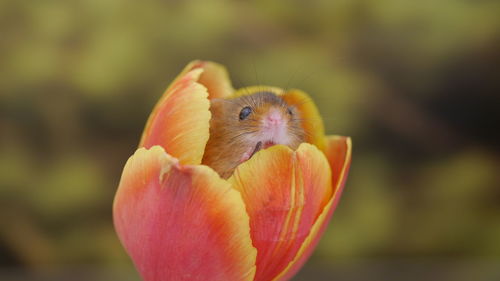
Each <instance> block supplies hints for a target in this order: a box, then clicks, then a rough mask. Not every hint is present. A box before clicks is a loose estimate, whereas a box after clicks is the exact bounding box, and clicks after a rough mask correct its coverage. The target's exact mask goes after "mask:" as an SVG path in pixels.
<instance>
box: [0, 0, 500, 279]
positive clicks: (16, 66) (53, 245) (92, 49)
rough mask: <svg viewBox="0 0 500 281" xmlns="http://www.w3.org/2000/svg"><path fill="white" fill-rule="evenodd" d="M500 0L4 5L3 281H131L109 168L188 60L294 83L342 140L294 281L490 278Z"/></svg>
mask: <svg viewBox="0 0 500 281" xmlns="http://www.w3.org/2000/svg"><path fill="white" fill-rule="evenodd" d="M499 15H500V1H493V0H491V1H488V0H482V1H479V0H478V1H465V0H440V1H431V0H423V1H400V0H336V1H327V0H325V1H312V0H311V1H264V0H262V1H254V2H251V3H250V2H247V1H207V0H204V1H201V0H200V1H155V0H145V1H117V0H88V1H83V0H73V1H67V0H52V1H48V0H47V1H45V0H42V1H19V0H1V1H0V137H1V138H0V222H1V225H0V280H126V281H128V280H130V281H137V280H139V277H138V275H137V273H136V272H135V270H134V269H133V267H132V264H131V262H130V260H129V258H128V257H127V256H126V254H125V252H124V250H123V248H122V247H121V245H120V244H119V241H118V239H117V237H116V235H115V233H114V230H113V226H112V221H111V204H112V199H113V195H114V192H115V190H116V187H117V184H118V181H119V177H120V173H121V169H122V167H123V165H124V163H125V161H126V160H127V158H128V157H129V156H130V155H131V154H132V153H133V152H134V150H135V148H136V146H137V144H138V141H139V137H140V134H141V131H142V129H143V126H144V124H145V122H146V119H147V117H148V114H149V112H150V111H151V109H152V107H153V105H154V104H155V102H156V100H157V99H158V97H159V96H160V95H161V94H162V93H163V91H164V89H165V88H166V87H167V85H168V84H169V83H170V82H171V81H172V79H173V78H174V77H175V75H176V74H177V73H178V72H179V71H180V70H181V69H182V68H183V67H184V65H186V64H187V63H188V62H189V61H191V60H193V59H207V60H214V61H217V62H220V63H222V64H224V65H226V66H227V67H228V69H229V72H230V74H231V77H232V80H233V83H234V85H235V87H242V86H247V85H256V84H268V85H273V86H280V87H284V88H290V87H293V88H300V89H303V90H305V91H307V92H308V93H309V94H310V95H311V96H312V97H313V98H314V100H315V101H316V103H317V105H318V107H319V109H320V112H321V114H322V116H323V117H324V120H325V123H326V128H327V132H328V133H330V134H341V135H348V136H352V138H353V143H354V151H353V162H352V167H351V172H350V177H349V179H348V182H347V185H346V189H345V193H344V195H343V198H342V200H341V202H340V204H339V206H338V208H337V211H336V213H335V215H334V217H333V220H332V223H331V224H330V227H329V228H328V230H327V232H326V234H325V235H324V237H323V239H322V241H321V244H320V245H319V247H318V248H317V250H316V252H315V253H314V255H313V257H312V258H311V260H310V261H309V263H308V264H307V265H306V267H305V268H304V269H303V270H302V271H301V273H300V274H299V275H298V276H297V277H296V279H294V280H297V281H298V280H339V281H342V280H352V281H360V280H459V281H460V280H464V281H465V280H500V173H499V172H500V171H499V167H500V155H499V152H500V149H499V141H500V134H499V131H500V127H499V122H500V118H499V105H500V103H499V102H500V89H499V84H500V82H499V81H500V70H499V65H500V16H499Z"/></svg>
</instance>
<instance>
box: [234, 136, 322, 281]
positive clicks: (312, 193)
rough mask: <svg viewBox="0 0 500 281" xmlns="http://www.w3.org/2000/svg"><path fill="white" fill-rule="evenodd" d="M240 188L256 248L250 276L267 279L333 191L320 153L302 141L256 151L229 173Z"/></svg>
mask: <svg viewBox="0 0 500 281" xmlns="http://www.w3.org/2000/svg"><path fill="white" fill-rule="evenodd" d="M229 182H231V183H232V185H233V187H234V188H235V189H237V190H239V191H240V192H241V195H242V197H243V200H244V201H245V205H246V209H247V212H248V215H249V216H250V229H251V236H252V241H253V245H254V246H255V247H256V248H257V263H256V265H257V272H256V274H255V279H254V280H271V279H272V278H274V277H275V276H277V275H278V274H279V273H280V272H281V271H283V270H284V269H285V268H286V267H287V265H288V264H289V263H290V262H291V261H292V260H293V258H294V257H295V255H296V254H297V252H298V251H299V249H300V246H301V245H302V242H303V241H304V239H306V237H307V236H308V235H309V231H310V229H311V227H312V225H313V223H314V221H316V219H317V218H318V216H319V214H320V213H321V211H322V210H323V207H324V206H325V204H326V203H327V201H328V200H329V199H330V198H331V196H332V188H331V173H330V167H329V165H328V161H327V159H326V157H325V156H324V154H323V153H322V152H321V151H319V150H318V149H317V148H316V147H315V146H313V145H310V144H307V143H303V144H301V145H300V146H299V148H298V149H297V151H295V152H294V151H292V150H291V149H290V148H289V147H286V146H282V145H276V146H272V147H270V148H268V149H265V150H261V151H260V152H258V153H256V154H255V155H254V156H253V157H252V158H251V159H250V160H248V161H247V162H245V163H243V164H241V165H240V166H239V167H238V168H237V169H236V171H235V172H234V174H233V176H232V177H231V178H230V179H229Z"/></svg>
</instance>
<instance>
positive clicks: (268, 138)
mask: <svg viewBox="0 0 500 281" xmlns="http://www.w3.org/2000/svg"><path fill="white" fill-rule="evenodd" d="M231 102H232V103H233V105H236V106H237V110H235V111H236V112H235V113H236V114H235V116H234V118H235V120H237V122H238V125H239V126H240V127H241V128H242V129H244V130H245V131H247V132H248V134H247V137H246V139H247V140H249V141H251V142H253V143H255V144H256V145H259V146H260V145H262V147H263V148H267V147H269V146H272V145H275V144H283V145H288V146H290V147H292V148H293V149H296V148H297V147H298V145H299V144H300V143H301V142H303V141H304V130H303V128H302V126H301V122H300V120H301V119H300V116H299V113H298V111H297V109H296V108H295V107H294V106H293V105H290V104H287V103H286V102H285V101H284V100H283V99H282V98H281V97H279V96H278V95H276V94H274V93H272V92H268V91H263V92H257V93H255V94H251V95H245V96H241V97H238V98H234V99H231ZM259 142H260V144H259Z"/></svg>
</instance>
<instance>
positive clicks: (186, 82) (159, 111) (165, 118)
mask: <svg viewBox="0 0 500 281" xmlns="http://www.w3.org/2000/svg"><path fill="white" fill-rule="evenodd" d="M202 72H203V69H202V68H195V69H193V70H190V71H188V72H186V73H185V74H184V75H183V76H182V77H179V78H177V79H175V81H174V83H173V84H172V85H171V86H170V87H169V88H168V89H167V90H166V92H165V93H164V94H163V96H162V97H161V99H160V100H159V101H158V103H157V104H156V106H155V108H154V109H153V112H152V113H151V115H150V116H149V119H148V122H147V123H146V128H145V129H144V132H143V134H142V138H141V142H140V143H139V147H146V148H150V147H152V146H154V145H160V146H162V147H163V148H164V149H165V150H166V151H167V152H168V153H169V154H170V155H172V156H174V157H176V158H178V159H179V161H180V162H181V163H182V164H200V163H201V159H202V157H203V152H204V150H205V146H206V144H207V142H208V137H209V121H210V116H211V114H210V111H209V107H210V103H209V101H208V99H207V97H208V92H207V89H206V88H205V87H204V86H203V85H201V84H200V83H198V82H197V81H198V80H199V78H200V75H201V74H202Z"/></svg>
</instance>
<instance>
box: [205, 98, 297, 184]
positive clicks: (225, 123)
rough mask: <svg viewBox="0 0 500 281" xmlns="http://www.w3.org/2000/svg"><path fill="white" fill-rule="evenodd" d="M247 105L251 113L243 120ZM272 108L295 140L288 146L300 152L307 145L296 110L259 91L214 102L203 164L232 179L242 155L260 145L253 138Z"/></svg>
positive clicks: (211, 107)
mask: <svg viewBox="0 0 500 281" xmlns="http://www.w3.org/2000/svg"><path fill="white" fill-rule="evenodd" d="M245 106H250V107H251V108H252V113H251V114H250V115H249V116H248V118H247V119H245V120H240V118H239V114H240V111H241V110H242V109H243V108H244V107H245ZM272 107H273V108H278V109H279V110H280V112H281V113H282V116H283V117H284V119H285V120H286V122H287V125H288V126H287V127H288V130H287V132H288V134H289V136H290V137H291V138H292V142H291V143H290V144H289V146H290V147H291V148H292V149H297V147H298V146H299V144H300V143H302V142H304V139H305V133H304V130H303V128H302V127H301V125H300V118H299V116H298V114H299V113H298V112H297V110H296V109H295V107H293V106H292V105H288V104H287V103H286V102H285V101H284V100H283V99H282V98H280V97H279V96H277V95H275V94H273V93H270V92H258V93H255V94H252V95H247V96H242V97H238V98H230V99H214V100H212V101H211V105H210V111H211V112H212V119H211V120H210V138H209V140H208V143H207V146H206V148H205V154H204V156H203V161H202V163H203V164H205V165H208V166H210V167H212V168H213V169H214V170H215V171H216V172H217V173H219V175H220V176H221V177H222V178H228V177H230V176H231V175H232V173H233V171H234V169H235V168H236V167H237V166H238V165H239V164H240V163H241V158H242V156H243V155H244V154H245V153H246V152H248V151H249V150H252V148H254V147H255V146H256V144H257V143H256V142H255V141H252V140H251V138H252V136H255V135H257V134H258V133H259V130H260V125H261V120H262V118H263V116H265V115H266V113H267V112H269V110H270V109H271V108H272ZM289 110H290V111H291V114H290V113H289Z"/></svg>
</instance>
